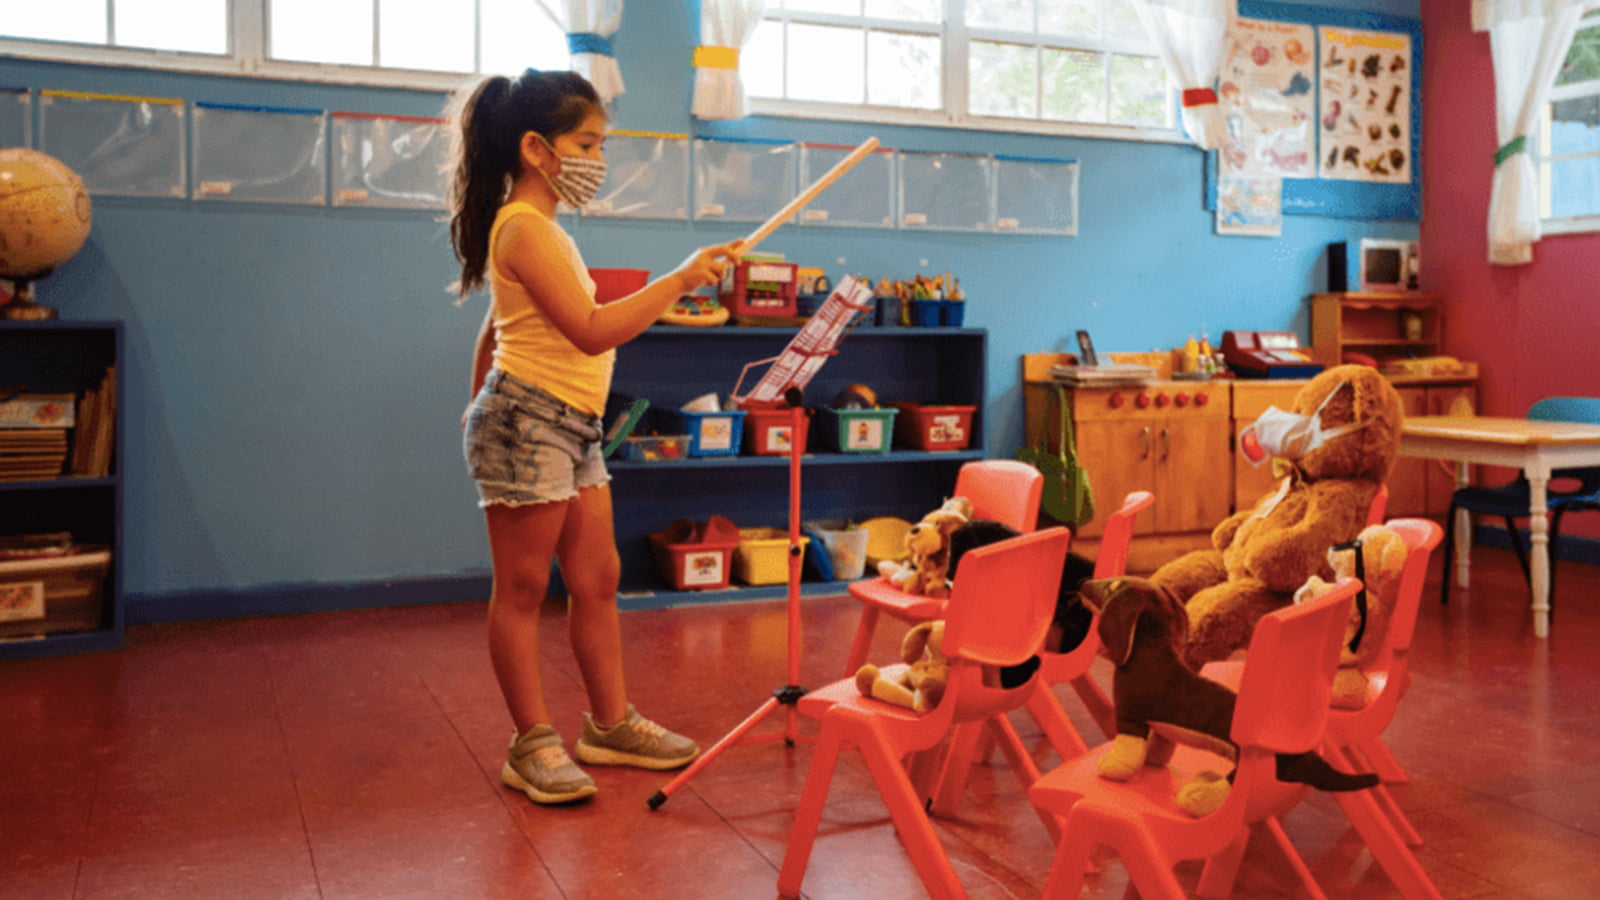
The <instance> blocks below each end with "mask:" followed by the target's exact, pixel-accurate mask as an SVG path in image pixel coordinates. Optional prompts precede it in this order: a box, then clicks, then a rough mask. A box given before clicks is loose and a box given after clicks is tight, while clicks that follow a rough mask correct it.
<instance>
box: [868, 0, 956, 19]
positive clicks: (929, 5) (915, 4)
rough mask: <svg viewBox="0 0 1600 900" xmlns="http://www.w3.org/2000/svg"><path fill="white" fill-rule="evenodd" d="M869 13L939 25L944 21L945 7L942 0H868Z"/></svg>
mask: <svg viewBox="0 0 1600 900" xmlns="http://www.w3.org/2000/svg"><path fill="white" fill-rule="evenodd" d="M867 15H868V16H871V17H872V18H874V19H897V20H899V21H901V22H923V23H926V24H929V25H937V24H939V23H940V22H943V21H944V8H943V4H942V3H941V2H940V0H867Z"/></svg>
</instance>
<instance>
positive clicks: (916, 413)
mask: <svg viewBox="0 0 1600 900" xmlns="http://www.w3.org/2000/svg"><path fill="white" fill-rule="evenodd" d="M889 405H890V406H893V407H894V408H895V409H898V410H900V415H898V416H895V419H894V437H895V441H896V442H898V443H899V444H900V445H901V446H904V447H910V448H912V449H915V450H965V449H967V446H968V445H970V444H971V443H972V414H973V413H974V412H977V410H978V408H977V407H976V406H924V405H922V404H921V403H891V404H889Z"/></svg>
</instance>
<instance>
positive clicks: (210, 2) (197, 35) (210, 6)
mask: <svg viewBox="0 0 1600 900" xmlns="http://www.w3.org/2000/svg"><path fill="white" fill-rule="evenodd" d="M112 14H113V15H114V16H115V20H116V25H115V33H116V36H117V44H118V46H122V47H150V48H152V49H156V50H180V51H185V52H188V53H219V54H220V53H227V52H228V2H227V0H116V2H115V4H114V5H113V7H112Z"/></svg>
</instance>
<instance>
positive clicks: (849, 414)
mask: <svg viewBox="0 0 1600 900" xmlns="http://www.w3.org/2000/svg"><path fill="white" fill-rule="evenodd" d="M898 412H899V410H897V409H895V408H894V407H888V408H885V409H826V408H825V409H823V410H822V421H820V422H819V423H817V427H818V428H820V429H821V430H820V431H819V432H818V434H819V435H820V436H821V439H822V444H823V446H824V447H825V448H827V449H829V450H835V451H838V452H839V453H887V452H889V447H890V445H891V444H892V443H893V441H892V438H893V437H894V420H895V414H896V413H898Z"/></svg>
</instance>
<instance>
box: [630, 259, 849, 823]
mask: <svg viewBox="0 0 1600 900" xmlns="http://www.w3.org/2000/svg"><path fill="white" fill-rule="evenodd" d="M871 308H872V289H871V288H870V287H868V286H867V285H865V284H862V283H859V282H857V281H856V280H855V279H854V278H851V277H848V276H846V277H845V278H844V280H843V281H841V282H840V283H839V286H838V287H836V288H834V291H833V293H832V294H830V295H829V296H828V300H827V302H825V303H823V304H822V308H821V309H819V310H818V311H817V313H816V315H814V316H812V317H811V319H810V320H809V321H807V322H806V324H805V327H803V328H801V329H800V332H799V333H798V334H796V335H795V336H794V338H793V339H792V340H790V341H789V345H788V346H787V347H785V348H784V350H783V352H782V353H781V354H779V355H777V356H774V357H772V358H770V359H761V360H756V361H755V362H751V363H747V364H746V365H745V367H744V369H743V370H742V371H740V373H739V380H738V382H736V383H735V384H734V388H733V394H732V396H731V397H730V398H729V402H730V405H732V406H735V407H740V408H746V409H749V408H752V407H753V408H757V409H778V408H782V407H783V406H785V405H786V406H788V408H789V593H788V612H789V648H788V679H789V680H788V683H787V684H785V685H784V686H782V687H780V688H778V689H777V690H775V691H773V692H772V696H771V697H770V698H768V699H767V700H766V701H764V702H763V703H762V704H761V705H760V706H758V707H756V710H755V712H753V713H751V714H750V715H749V716H748V717H746V718H745V720H744V721H743V722H740V723H739V724H738V725H736V726H734V728H733V730H732V731H729V732H728V733H727V734H725V735H723V737H722V739H721V740H719V741H717V742H716V743H715V744H713V745H712V746H711V748H710V749H708V750H706V751H705V752H704V753H701V754H700V756H699V758H697V759H696V760H695V761H694V762H692V763H690V764H689V767H688V768H687V769H684V770H683V771H682V772H681V773H679V775H678V777H676V778H674V779H672V781H670V782H668V783H667V785H666V786H664V787H662V788H661V789H660V790H658V791H656V792H655V793H654V794H652V795H651V796H650V799H649V801H648V803H649V805H650V808H651V809H658V808H660V806H661V804H663V803H665V802H667V798H668V797H670V796H672V793H673V792H674V791H676V790H677V789H678V788H680V787H682V786H683V785H685V784H687V783H688V781H689V779H691V778H693V777H694V776H695V775H697V774H699V772H700V770H701V769H704V768H705V767H706V766H708V765H710V764H711V761H712V760H714V759H716V758H717V757H718V756H720V755H721V754H722V752H723V751H724V750H727V749H728V748H730V747H732V746H734V745H735V744H739V743H747V744H761V743H766V742H769V741H775V740H778V739H780V738H781V739H783V742H784V743H785V744H788V745H789V746H793V745H794V744H795V742H797V741H801V740H806V738H804V737H802V735H801V734H800V714H799V710H798V709H796V708H795V704H797V703H799V702H800V698H801V697H804V696H805V695H806V689H805V688H804V687H802V686H801V685H800V563H801V554H802V552H803V547H802V546H801V544H800V457H801V455H802V454H803V453H804V452H805V446H804V444H805V442H804V441H802V440H801V439H800V436H801V435H802V434H803V433H805V432H804V425H805V406H804V405H803V399H804V391H805V386H806V385H807V384H809V383H810V381H811V376H813V375H815V374H816V373H817V370H818V369H821V368H822V364H823V363H824V362H826V361H827V359H828V357H830V356H832V355H834V354H835V353H837V352H838V350H837V349H835V348H836V347H838V345H839V341H841V340H843V338H844V336H845V335H846V334H848V333H850V331H851V330H852V329H854V327H855V325H856V323H857V322H858V321H859V316H860V314H861V313H863V312H865V311H867V310H870V309H871ZM766 363H771V364H772V366H771V368H769V369H768V370H767V373H766V375H765V376H763V377H762V379H761V381H760V382H758V383H757V384H756V386H755V387H754V388H752V389H751V391H750V393H749V394H746V395H743V396H741V395H740V394H739V385H742V384H743V383H744V377H745V375H746V374H748V373H749V371H750V369H751V367H752V366H759V365H763V364H766ZM816 552H818V553H826V552H828V551H827V549H826V548H823V547H818V548H817V549H816ZM780 707H784V708H786V709H785V712H786V715H785V719H784V727H783V730H782V731H779V732H769V733H767V734H759V735H755V736H753V737H746V735H747V734H748V733H749V732H750V730H751V729H752V728H754V727H755V726H756V725H757V724H759V723H760V722H761V721H762V720H763V719H765V718H766V717H767V716H769V715H771V714H772V713H774V712H776V711H777V710H778V709H779V708H780Z"/></svg>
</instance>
